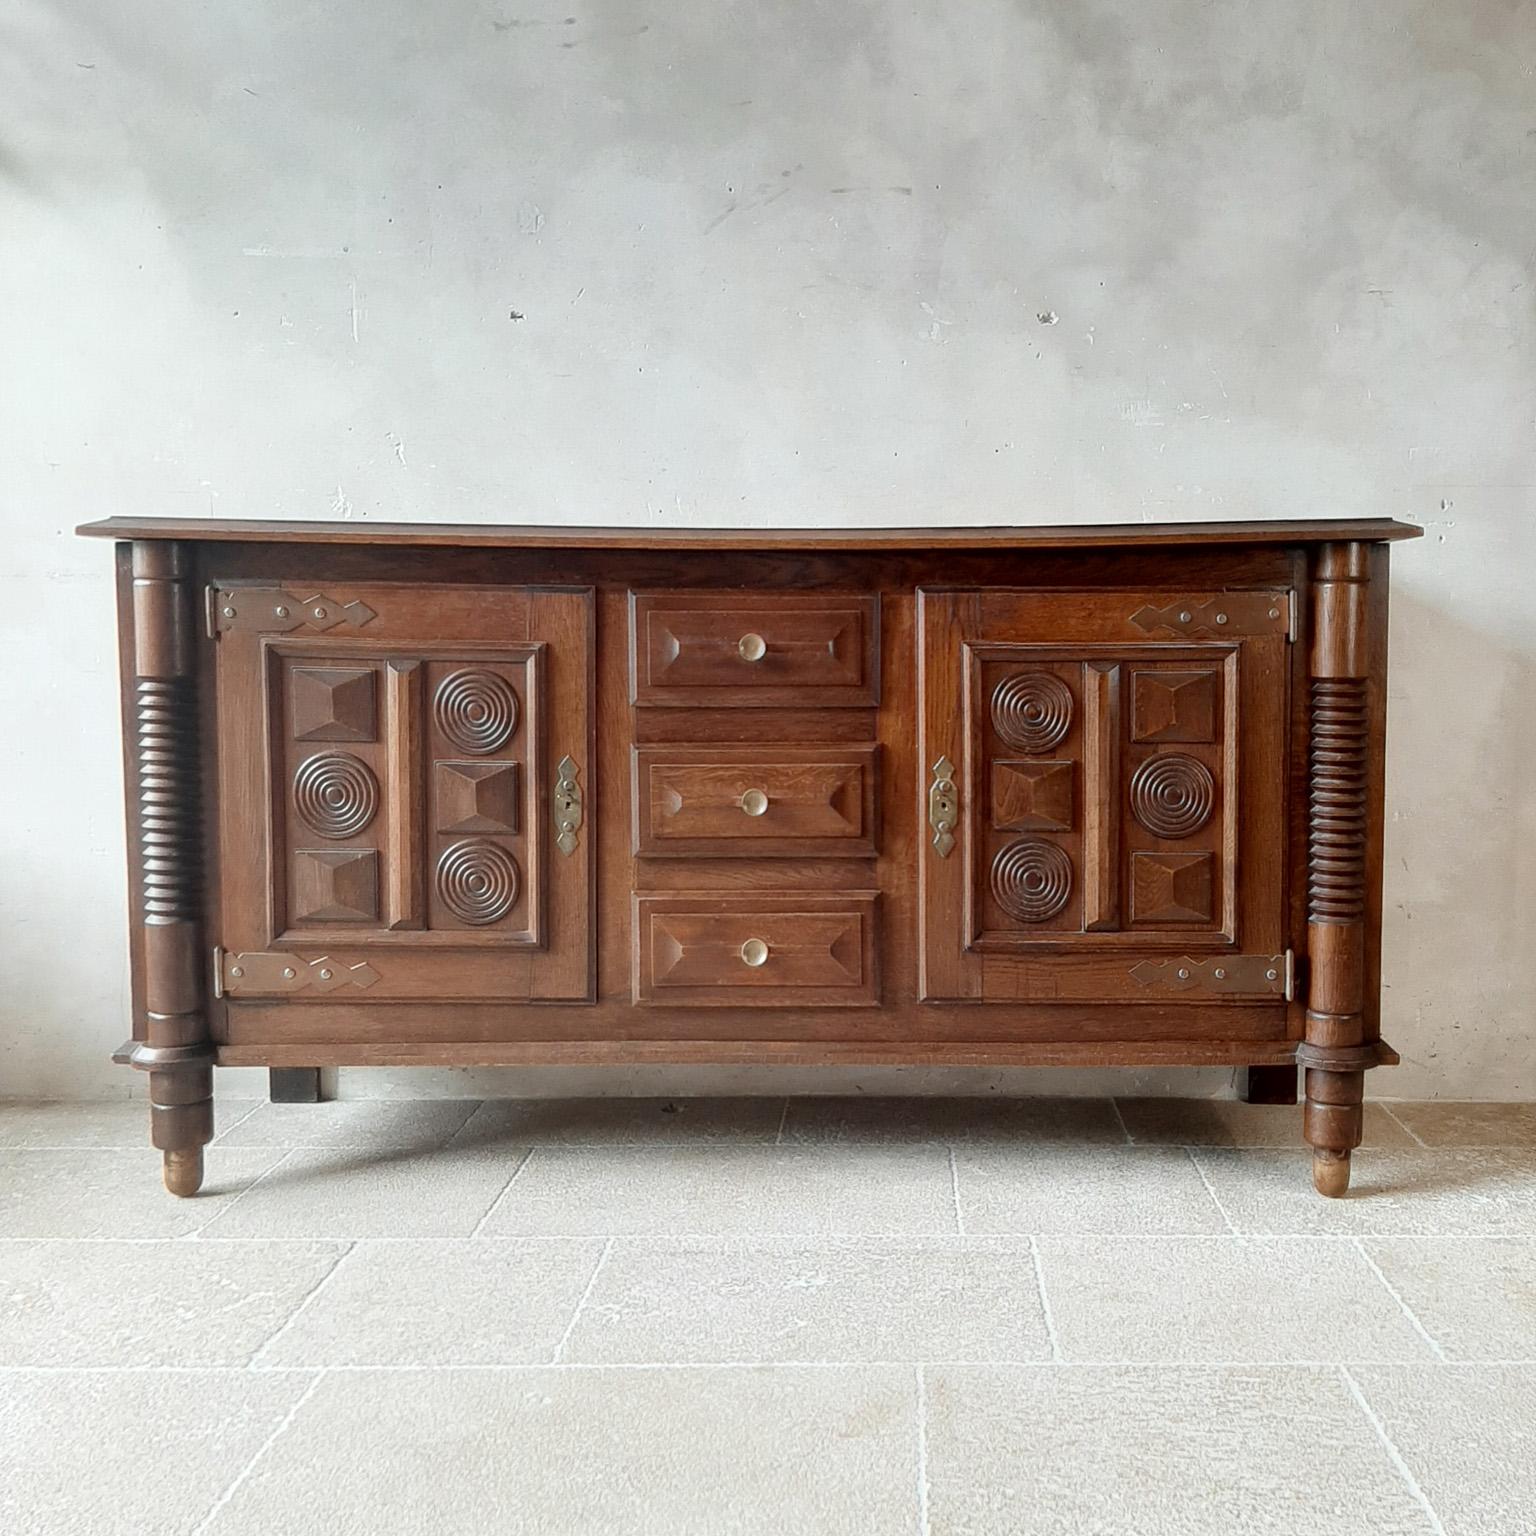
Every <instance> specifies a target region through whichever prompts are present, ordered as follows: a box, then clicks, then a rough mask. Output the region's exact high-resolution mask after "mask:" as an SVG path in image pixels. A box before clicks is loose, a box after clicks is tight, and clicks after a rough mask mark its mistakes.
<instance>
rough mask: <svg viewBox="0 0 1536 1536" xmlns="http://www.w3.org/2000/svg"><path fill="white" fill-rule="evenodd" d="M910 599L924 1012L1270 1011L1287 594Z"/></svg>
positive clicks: (979, 594)
mask: <svg viewBox="0 0 1536 1536" xmlns="http://www.w3.org/2000/svg"><path fill="white" fill-rule="evenodd" d="M919 600H920V608H921V619H920V634H921V640H920V644H921V658H920V665H921V669H922V710H921V731H922V740H921V750H922V754H923V755H922V767H923V770H924V776H923V778H922V781H921V782H922V787H923V803H922V807H921V811H922V815H923V818H924V823H923V825H924V837H923V839H922V843H921V847H922V863H923V870H922V880H921V891H922V946H921V965H922V977H921V985H922V995H923V997H924V998H925V999H927V1000H939V999H945V1000H961V1001H980V1002H989V1001H1009V1000H1018V999H1029V1000H1036V1001H1053V1000H1059V1001H1063V1002H1147V1003H1160V1002H1168V1001H1171V1000H1175V999H1186V1000H1189V1001H1198V1002H1221V1001H1234V1002H1252V1001H1254V1000H1257V999H1262V998H1271V997H1283V996H1284V993H1285V988H1286V960H1285V955H1284V951H1285V936H1284V935H1285V927H1284V908H1283V897H1284V889H1285V867H1284V859H1283V858H1282V857H1281V856H1279V853H1278V850H1283V849H1284V847H1285V830H1286V821H1285V803H1286V802H1285V788H1286V786H1285V778H1286V772H1287V760H1286V751H1285V711H1286V707H1287V694H1288V689H1287V660H1286V652H1287V644H1288V641H1287V632H1288V629H1289V625H1290V612H1291V599H1290V594H1289V593H1288V592H1236V593H1202V592H1175V593H1169V592H1160V593H1134V592H1117V593H1105V592H1065V591H1041V592H1028V591H944V592H923V593H920V594H919Z"/></svg>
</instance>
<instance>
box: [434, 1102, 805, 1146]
mask: <svg viewBox="0 0 1536 1536" xmlns="http://www.w3.org/2000/svg"><path fill="white" fill-rule="evenodd" d="M783 1118H784V1100H783V1099H761V1098H723V1099H686V1098H681V1099H490V1100H487V1101H486V1102H485V1103H484V1104H482V1105H481V1106H480V1107H479V1109H477V1110H476V1111H475V1113H474V1114H473V1115H472V1116H471V1117H470V1119H469V1123H468V1124H467V1125H466V1126H465V1127H464V1129H463V1130H462V1131H461V1132H460V1133H459V1135H458V1138H457V1140H458V1142H459V1144H460V1145H461V1146H462V1145H465V1144H466V1143H475V1144H485V1145H490V1144H494V1143H498V1142H506V1141H513V1142H519V1143H522V1144H523V1145H527V1144H529V1143H531V1142H532V1143H539V1144H551V1143H553V1144H565V1145H572V1144H581V1143H588V1142H591V1143H598V1144H607V1143H615V1142H636V1143H640V1144H642V1145H643V1144H646V1143H649V1142H678V1141H710V1142H713V1141H753V1142H757V1141H773V1140H774V1139H775V1138H776V1137H777V1136H778V1134H779V1122H780V1121H781V1120H782V1119H783Z"/></svg>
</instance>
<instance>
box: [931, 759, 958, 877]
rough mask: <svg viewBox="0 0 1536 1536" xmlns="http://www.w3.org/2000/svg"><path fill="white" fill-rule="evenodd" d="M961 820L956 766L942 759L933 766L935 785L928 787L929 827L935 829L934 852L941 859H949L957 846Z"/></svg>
mask: <svg viewBox="0 0 1536 1536" xmlns="http://www.w3.org/2000/svg"><path fill="white" fill-rule="evenodd" d="M959 820H960V796H959V793H958V791H957V790H956V789H955V765H954V764H953V763H952V762H950V760H949V759H948V758H947V757H941V758H940V759H939V760H938V762H936V763H935V764H934V765H933V783H932V784H930V785H929V786H928V825H929V826H930V827H932V828H933V851H934V852H935V853H936V854H938V856H939V857H940V858H941V859H947V858H948V857H949V851H950V849H951V848H953V847H954V846H955V828H956V826H957V825H959Z"/></svg>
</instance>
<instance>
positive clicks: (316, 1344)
mask: <svg viewBox="0 0 1536 1536" xmlns="http://www.w3.org/2000/svg"><path fill="white" fill-rule="evenodd" d="M199 1246H207V1245H202V1244H200V1245H199ZM603 1248H604V1243H603V1241H602V1240H601V1239H599V1238H587V1239H584V1240H576V1241H567V1240H564V1239H560V1238H552V1239H529V1240H528V1241H526V1242H518V1241H513V1240H506V1241H504V1240H502V1239H499V1238H498V1239H492V1238H477V1239H474V1240H467V1239H454V1238H449V1239H434V1240H431V1241H423V1242H417V1241H406V1242H363V1243H359V1244H358V1245H357V1246H356V1247H355V1248H353V1250H352V1252H351V1253H350V1254H349V1255H348V1256H347V1258H346V1259H345V1260H343V1262H342V1264H341V1266H340V1268H339V1269H338V1270H337V1271H336V1273H335V1274H334V1275H333V1276H332V1277H331V1279H330V1280H328V1281H327V1282H326V1284H325V1285H323V1286H322V1287H321V1288H320V1289H319V1291H318V1292H316V1294H315V1297H314V1299H313V1300H312V1301H311V1302H310V1304H309V1305H308V1306H307V1307H305V1308H304V1310H303V1311H302V1312H300V1313H299V1315H298V1316H297V1317H296V1318H295V1319H294V1320H293V1322H292V1323H291V1324H290V1326H289V1327H287V1328H285V1329H284V1330H283V1331H282V1332H281V1333H280V1334H279V1335H278V1336H277V1337H276V1338H275V1339H274V1340H273V1341H272V1342H271V1344H269V1345H268V1346H267V1348H266V1349H264V1350H263V1351H262V1352H261V1354H260V1355H259V1356H258V1357H257V1360H256V1365H257V1367H258V1368H260V1367H268V1366H304V1365H327V1366H329V1365H395V1366H452V1365H542V1364H548V1363H549V1362H550V1361H552V1360H553V1359H554V1358H555V1352H556V1350H557V1348H558V1347H559V1345H560V1341H561V1340H562V1339H563V1338H564V1337H565V1331H566V1328H567V1327H568V1326H569V1324H570V1322H571V1319H572V1318H573V1317H574V1316H575V1315H576V1307H577V1304H578V1303H579V1302H580V1301H581V1298H582V1296H583V1294H584V1293H585V1292H586V1289H587V1286H588V1284H589V1283H590V1281H591V1279H592V1275H593V1271H594V1270H595V1269H596V1268H597V1261H598V1259H599V1258H600V1257H601V1256H602V1252H603Z"/></svg>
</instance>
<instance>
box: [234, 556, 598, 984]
mask: <svg viewBox="0 0 1536 1536" xmlns="http://www.w3.org/2000/svg"><path fill="white" fill-rule="evenodd" d="M209 611H210V617H211V622H212V626H213V628H214V631H215V633H216V634H217V636H218V665H217V674H218V737H219V764H220V769H219V771H220V780H219V828H220V837H219V855H220V857H219V892H220V903H221V909H222V910H221V917H220V934H219V942H220V946H221V949H222V951H223V955H222V959H221V974H220V982H221V984H222V986H223V989H224V992H225V994H226V995H227V996H229V997H232V998H236V999H238V998H243V997H273V996H282V997H292V998H293V1000H294V1001H296V1002H303V1001H309V1000H316V999H325V1000H328V1001H332V1002H343V1001H347V1000H350V999H352V998H354V997H355V998H356V999H357V1000H359V1001H362V1000H364V999H366V1000H367V1001H369V1002H391V1001H403V1000H413V1001H425V1002H432V1001H448V1000H454V999H476V1000H501V999H505V1000H554V999H563V1000H582V999H586V998H588V997H590V996H591V990H592V955H591V935H590V929H591V922H590V918H591V870H592V864H591V858H590V849H591V842H592V839H591V833H590V826H589V823H590V818H591V805H590V785H591V766H592V732H591V721H590V713H589V702H590V698H591V691H592V690H591V683H592V613H593V602H592V594H591V592H590V590H588V589H581V590H575V591H573V590H543V589H513V588H504V587H495V588H488V587H460V586H443V587H431V586H391V585H384V584H379V585H371V586H342V585H336V586H333V587H328V588H327V589H326V590H325V591H324V592H316V590H315V589H314V588H313V587H305V586H300V585H298V584H296V583H290V584H289V585H288V587H287V588H286V590H278V589H275V588H271V587H250V586H244V587H242V586H231V587H222V588H218V589H210V592H209Z"/></svg>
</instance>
